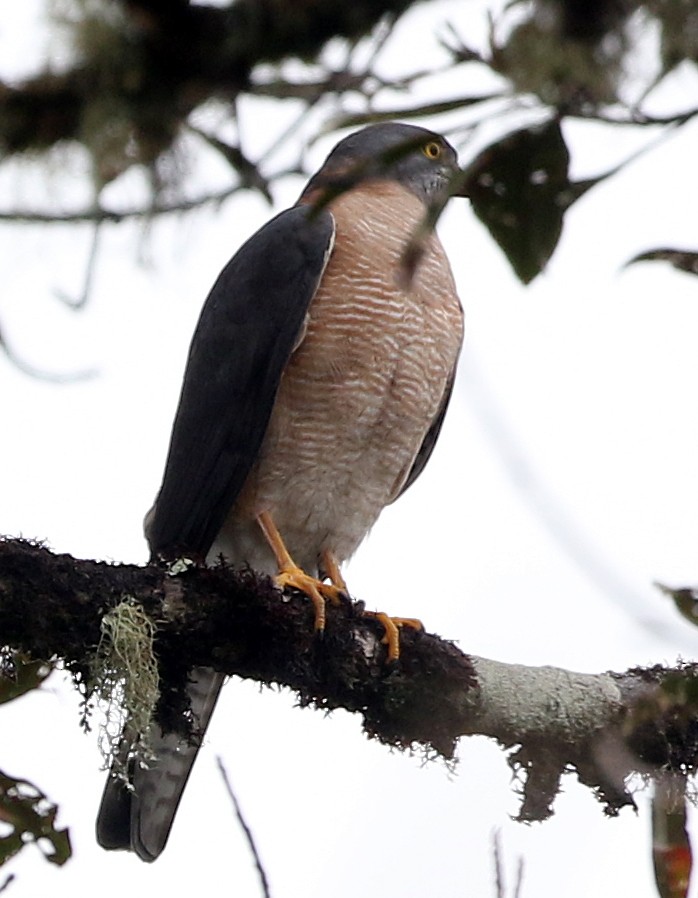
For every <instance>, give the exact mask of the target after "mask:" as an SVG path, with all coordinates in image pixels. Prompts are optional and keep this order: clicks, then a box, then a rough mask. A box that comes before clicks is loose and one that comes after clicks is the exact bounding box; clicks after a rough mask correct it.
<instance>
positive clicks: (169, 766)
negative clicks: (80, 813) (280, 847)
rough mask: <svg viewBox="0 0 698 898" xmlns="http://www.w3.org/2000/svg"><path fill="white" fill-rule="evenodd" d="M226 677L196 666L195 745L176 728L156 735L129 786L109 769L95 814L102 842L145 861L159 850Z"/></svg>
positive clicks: (193, 688)
mask: <svg viewBox="0 0 698 898" xmlns="http://www.w3.org/2000/svg"><path fill="white" fill-rule="evenodd" d="M223 680H224V677H223V675H222V674H218V673H216V672H215V671H212V670H211V669H210V668H207V667H199V668H196V669H195V670H194V671H192V676H191V684H190V686H189V687H188V692H189V699H190V701H191V708H192V712H193V714H194V720H195V724H196V727H197V729H198V730H199V732H200V734H201V737H200V738H197V740H196V744H195V745H190V744H188V743H186V742H183V741H182V739H181V738H180V737H179V736H177V735H175V734H174V733H161V734H159V735H158V736H157V737H156V738H155V739H154V740H153V749H154V752H155V754H156V757H157V760H156V761H154V762H153V763H152V765H151V766H150V767H148V768H142V767H140V766H138V765H135V766H134V770H133V775H132V781H131V784H130V786H129V785H128V784H126V783H124V781H123V780H122V779H120V778H117V777H114V776H113V775H112V773H111V771H110V774H109V778H108V779H107V783H106V786H105V788H104V794H103V796H102V803H101V805H100V809H99V814H98V816H97V841H98V842H99V844H100V845H101V846H102V848H106V849H108V850H115V849H126V850H130V851H135V853H136V854H137V855H138V857H139V858H141V860H144V861H154V860H155V859H156V858H157V857H158V856H159V855H160V853H161V852H162V850H163V848H164V847H165V844H166V842H167V838H168V836H169V834H170V830H171V829H172V824H173V822H174V818H175V815H176V813H177V808H178V806H179V802H180V799H181V797H182V793H183V792H184V787H185V786H186V784H187V780H188V779H189V774H190V773H191V769H192V766H193V764H194V761H195V760H196V755H197V753H198V751H199V746H200V744H201V738H203V735H204V733H205V731H206V727H207V726H208V723H209V720H210V719H211V714H212V713H213V709H214V707H215V705H216V701H217V699H218V695H219V693H220V691H221V686H222V685H223Z"/></svg>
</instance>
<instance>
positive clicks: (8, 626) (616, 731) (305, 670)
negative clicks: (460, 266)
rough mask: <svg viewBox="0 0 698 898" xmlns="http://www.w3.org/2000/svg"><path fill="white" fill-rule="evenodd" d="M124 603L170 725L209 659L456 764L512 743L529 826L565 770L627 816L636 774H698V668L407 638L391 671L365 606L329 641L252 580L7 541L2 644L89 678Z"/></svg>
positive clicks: (300, 602)
mask: <svg viewBox="0 0 698 898" xmlns="http://www.w3.org/2000/svg"><path fill="white" fill-rule="evenodd" d="M126 596H128V597H129V601H132V602H135V603H136V604H137V605H139V606H140V607H141V608H142V609H143V610H144V611H145V612H146V614H147V615H148V617H149V618H150V619H151V620H152V621H153V623H154V624H155V642H154V646H155V651H156V653H157V657H158V664H159V674H160V684H161V697H160V702H159V705H158V710H157V714H158V718H159V720H160V722H161V723H162V724H163V725H164V726H166V727H171V728H174V729H178V730H182V729H183V727H185V723H184V720H185V718H186V715H185V712H186V696H185V691H184V688H183V687H184V685H185V684H186V679H187V674H188V671H189V670H190V669H191V668H192V667H194V666H201V665H204V666H209V667H212V668H214V669H216V670H218V671H221V672H223V673H226V674H229V675H237V676H239V677H243V678H250V679H254V680H257V681H258V682H260V683H265V684H278V685H282V686H287V687H289V688H290V689H293V690H294V691H295V692H296V693H297V695H298V698H299V701H300V703H301V704H302V705H306V706H307V705H310V706H314V707H318V708H322V709H325V710H332V709H335V708H344V709H346V710H348V711H352V712H358V713H359V714H361V715H362V718H363V725H364V729H365V731H366V733H367V734H368V735H369V736H371V737H374V738H377V739H379V740H380V741H381V742H383V743H385V744H387V745H390V746H394V747H396V748H400V749H412V750H422V751H424V752H425V753H426V754H427V756H431V757H439V756H440V757H442V758H444V759H446V760H447V761H452V760H453V758H454V755H455V750H456V746H457V743H458V740H459V739H460V738H461V737H462V736H465V735H474V734H482V735H487V736H490V737H492V738H494V739H496V740H497V741H498V742H499V743H500V744H501V745H502V746H503V747H504V748H505V749H507V750H513V749H515V750H513V751H512V752H510V755H509V762H510V764H511V765H512V767H513V768H514V769H515V770H516V771H517V772H518V773H519V774H520V778H521V780H523V783H522V794H523V805H522V808H521V814H520V816H521V817H523V818H525V819H543V818H544V817H546V816H548V814H549V813H551V804H552V802H553V800H554V797H555V795H556V794H557V791H558V789H559V783H560V778H561V776H562V774H563V773H564V772H566V771H570V770H574V771H576V773H577V775H578V777H579V779H580V780H581V781H582V782H583V783H585V784H586V785H588V786H589V787H590V788H592V789H593V790H594V791H595V792H596V793H597V795H598V796H599V798H600V799H601V800H602V802H603V804H604V806H605V810H606V812H607V813H617V811H618V809H619V808H621V807H622V806H624V805H629V804H632V803H633V800H632V797H631V795H630V794H629V792H628V791H627V789H626V786H625V781H626V779H627V777H628V776H629V775H630V774H632V773H633V772H636V771H641V772H645V773H647V774H653V773H655V772H658V771H660V770H673V771H678V772H681V773H684V774H691V773H693V772H694V770H695V769H696V765H697V764H698V720H697V716H698V715H697V710H698V697H697V696H696V691H697V690H696V688H695V685H694V684H695V683H696V682H697V681H698V678H697V674H698V667H696V666H692V665H682V666H679V667H677V668H674V669H667V668H662V667H657V668H654V669H651V670H640V669H637V670H631V671H626V672H624V673H617V674H614V673H606V674H598V675H590V674H576V673H571V672H569V671H564V670H560V669H558V668H552V667H543V668H531V667H525V666H523V665H511V664H504V663H500V662H495V661H490V660H487V659H483V658H476V657H474V656H469V655H466V654H464V653H463V652H461V651H460V650H459V649H458V648H457V647H456V646H455V645H453V643H451V642H448V641H446V640H442V639H440V638H438V637H437V636H434V635H432V634H428V633H421V632H412V631H411V630H406V631H405V632H404V633H403V636H402V654H401V657H400V660H399V661H398V662H397V663H394V664H388V663H387V661H386V649H385V646H384V645H383V644H382V641H381V640H382V633H381V628H380V626H379V625H378V624H377V623H376V621H375V620H373V619H372V618H368V617H365V616H363V615H362V613H361V612H362V607H361V605H360V604H357V603H347V604H346V605H343V606H341V607H334V606H331V607H329V608H328V619H327V629H326V631H325V634H324V637H323V638H322V639H319V638H318V637H317V636H316V635H314V633H313V612H312V610H311V608H310V607H309V603H307V601H305V600H304V599H303V597H301V596H299V595H297V594H286V595H284V596H283V597H282V596H281V595H280V594H279V592H278V590H277V589H276V588H275V586H274V584H273V582H272V581H271V580H270V579H269V578H268V577H263V576H259V575H257V574H255V573H254V572H253V571H249V570H247V571H241V572H236V571H233V570H231V569H229V568H227V567H224V566H220V567H217V568H213V569H201V568H190V569H188V570H186V571H185V572H183V573H181V574H178V575H176V576H172V575H171V574H169V573H168V572H167V571H165V570H164V569H162V568H160V567H157V566H154V565H149V566H147V567H138V566H136V565H123V564H107V563H104V562H95V561H83V560H76V559H74V558H72V557H71V556H69V555H56V554H53V553H52V552H50V551H49V550H48V549H47V548H45V547H43V546H41V545H37V544H34V543H29V542H26V541H23V540H14V539H5V540H3V541H0V634H1V636H0V643H2V644H5V645H7V646H10V647H12V648H13V649H17V650H22V651H24V652H28V653H30V654H31V655H32V656H33V657H35V658H42V659H50V658H58V659H61V660H62V662H63V663H64V664H65V666H66V667H67V668H68V669H69V670H72V671H74V672H75V673H76V674H78V675H79V678H80V675H81V676H82V678H83V680H86V679H87V678H88V677H89V671H90V669H91V667H92V665H93V662H94V658H95V656H96V654H97V652H98V646H99V644H100V632H101V622H102V620H103V618H104V616H105V615H106V614H108V613H109V612H110V611H111V610H112V609H114V608H115V607H116V606H117V605H118V604H119V603H121V602H122V601H123V599H124V597H126Z"/></svg>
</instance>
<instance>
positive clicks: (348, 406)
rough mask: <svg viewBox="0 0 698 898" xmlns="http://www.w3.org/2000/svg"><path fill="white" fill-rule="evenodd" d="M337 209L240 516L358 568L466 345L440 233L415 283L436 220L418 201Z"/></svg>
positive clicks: (357, 197)
mask: <svg viewBox="0 0 698 898" xmlns="http://www.w3.org/2000/svg"><path fill="white" fill-rule="evenodd" d="M330 209H331V211H332V214H333V215H334V217H335V221H336V228H337V232H336V239H335V245H334V250H333V252H332V256H331V258H330V261H329V263H328V266H327V268H326V270H325V273H324V276H323V278H322V281H321V284H320V286H319V288H318V291H317V293H316V295H315V297H314V298H313V301H312V303H311V306H310V311H309V319H308V322H307V329H306V332H305V336H304V338H303V340H302V341H301V343H300V344H299V346H298V347H297V349H296V350H295V352H294V354H293V356H292V357H291V360H290V362H289V364H288V365H287V367H286V370H285V372H284V375H283V378H282V381H281V384H280V388H279V393H278V396H277V401H276V403H275V407H274V411H273V413H272V417H271V420H270V423H269V428H268V430H267V434H266V436H265V439H264V442H263V445H262V451H261V452H260V458H259V461H258V463H257V464H256V466H255V468H254V469H253V471H252V472H251V474H250V476H249V478H248V481H247V483H246V485H245V488H244V489H243V492H242V494H241V496H240V499H239V501H238V503H237V505H236V508H235V510H234V512H233V514H234V516H235V517H236V518H237V520H238V523H240V524H242V523H243V520H244V519H247V520H250V519H251V518H253V517H254V515H255V514H257V513H259V512H260V511H262V510H268V511H270V512H271V514H272V517H273V519H274V521H275V523H276V525H277V527H278V528H279V531H280V533H281V534H282V536H283V537H284V539H285V541H286V544H287V546H288V548H289V550H290V552H291V554H292V555H293V556H294V557H295V558H296V560H297V561H298V562H299V563H301V564H302V565H303V566H304V567H305V566H307V567H308V568H309V569H312V568H314V567H315V566H316V562H317V556H318V554H319V552H321V551H322V550H323V549H329V550H331V551H332V552H334V553H335V555H336V556H337V558H338V559H339V560H340V561H341V560H344V559H346V558H348V557H349V556H350V555H351V554H352V553H353V552H354V551H355V549H356V548H357V546H358V545H359V543H360V542H361V540H362V539H363V538H364V536H365V535H366V533H367V532H368V530H369V529H370V528H371V526H372V525H373V524H374V522H375V520H376V518H377V517H378V515H379V514H380V512H381V510H382V509H383V508H384V507H385V505H387V504H389V503H390V502H391V501H392V500H393V499H394V498H395V497H396V495H397V494H398V493H399V491H400V489H401V487H402V485H403V483H404V481H405V479H406V477H407V475H408V473H409V471H410V469H411V467H412V464H413V462H414V459H415V456H416V454H417V452H418V450H419V448H420V446H421V444H422V441H423V439H424V436H425V434H426V432H427V431H428V429H429V427H430V425H431V424H432V422H433V420H434V418H435V416H436V414H437V413H438V410H439V407H440V404H441V401H442V398H443V395H444V391H445V389H446V385H447V382H448V380H449V377H450V376H451V374H452V372H453V369H454V367H455V364H456V360H457V356H458V352H459V349H460V345H461V340H462V311H461V307H460V303H459V301H458V297H457V293H456V288H455V284H454V282H453V277H452V274H451V269H450V266H449V263H448V260H447V258H446V255H445V253H444V250H443V248H442V246H441V244H440V242H439V240H438V238H437V237H436V236H435V235H432V236H431V237H429V238H428V239H427V241H426V246H425V252H424V255H423V257H422V259H421V262H420V264H419V266H418V268H417V271H416V273H415V275H414V277H413V279H412V281H411V283H409V284H408V283H407V282H406V272H405V269H404V267H403V253H404V251H405V247H406V245H407V242H408V241H409V239H410V238H411V237H412V236H413V235H414V233H415V230H416V228H417V226H418V224H419V223H420V221H421V219H422V216H423V214H424V206H423V205H422V204H421V203H420V201H419V200H418V199H417V198H416V197H414V196H413V195H412V194H411V193H410V192H408V191H407V190H405V189H404V188H403V187H401V186H400V185H398V184H396V183H388V182H385V183H380V184H373V185H366V186H364V187H362V188H358V189H354V190H352V191H350V192H348V193H346V194H343V195H342V196H340V197H339V198H337V199H336V200H335V201H333V203H332V204H331V206H330ZM260 550H261V547H260Z"/></svg>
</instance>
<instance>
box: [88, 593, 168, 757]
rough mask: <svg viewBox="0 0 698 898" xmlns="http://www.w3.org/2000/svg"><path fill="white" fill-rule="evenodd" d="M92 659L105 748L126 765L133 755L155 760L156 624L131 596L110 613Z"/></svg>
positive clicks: (156, 695)
mask: <svg viewBox="0 0 698 898" xmlns="http://www.w3.org/2000/svg"><path fill="white" fill-rule="evenodd" d="M101 631H102V635H101V638H100V642H99V645H98V647H97V652H96V654H95V659H94V663H93V676H92V680H93V694H94V695H95V696H96V698H97V701H98V704H99V705H100V707H101V708H102V711H103V713H104V723H103V724H102V726H101V732H100V740H99V741H100V749H101V751H102V754H103V756H104V759H105V762H106V763H108V764H114V765H116V767H117V772H118V768H119V767H123V768H125V766H126V764H127V761H128V759H129V757H133V756H134V755H136V754H137V755H138V758H139V760H140V761H144V760H145V761H147V760H148V759H149V758H152V750H151V747H150V733H151V728H152V723H153V717H154V713H155V706H156V705H157V702H158V699H159V697H160V684H159V675H158V665H157V660H156V658H155V653H154V648H153V643H154V638H155V625H154V624H153V622H152V620H151V619H150V618H149V617H148V615H147V614H146V613H145V611H144V610H143V609H142V608H141V606H140V605H138V604H137V603H136V602H135V601H134V600H133V599H132V598H131V597H127V598H125V599H124V600H123V601H121V602H120V603H119V604H118V605H117V606H116V607H115V608H114V609H113V610H112V611H110V612H109V613H108V614H105V615H104V617H103V618H102V624H101ZM124 746H127V750H124Z"/></svg>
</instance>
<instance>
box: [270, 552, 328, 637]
mask: <svg viewBox="0 0 698 898" xmlns="http://www.w3.org/2000/svg"><path fill="white" fill-rule="evenodd" d="M274 582H275V583H276V585H277V586H278V587H279V588H280V589H286V587H290V588H291V589H299V590H300V591H301V592H302V593H305V595H306V596H308V598H309V599H310V601H311V602H312V603H313V609H314V610H315V629H316V630H324V629H325V617H326V615H325V602H326V601H329V602H332V603H333V604H335V605H339V604H340V602H341V601H342V598H343V597H344V593H343V592H342V590H341V589H338V588H337V587H336V586H331V585H330V584H329V583H323V582H322V580H318V579H317V577H311V576H310V574H306V572H305V571H304V570H302V569H301V568H299V567H295V565H294V566H289V567H287V568H286V570H283V571H281V573H279V574H277V575H276V577H274Z"/></svg>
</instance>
